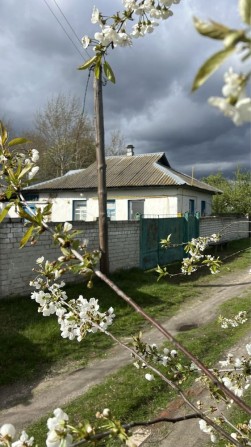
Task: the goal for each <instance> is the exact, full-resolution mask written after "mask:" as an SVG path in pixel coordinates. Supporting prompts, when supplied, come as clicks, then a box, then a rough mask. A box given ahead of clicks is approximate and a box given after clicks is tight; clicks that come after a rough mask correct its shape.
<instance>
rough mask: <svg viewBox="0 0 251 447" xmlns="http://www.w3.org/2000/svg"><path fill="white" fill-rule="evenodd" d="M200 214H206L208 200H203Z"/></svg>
mask: <svg viewBox="0 0 251 447" xmlns="http://www.w3.org/2000/svg"><path fill="white" fill-rule="evenodd" d="M200 214H201V216H205V215H206V201H205V200H202V201H201V209H200Z"/></svg>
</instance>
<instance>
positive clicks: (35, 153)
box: [31, 149, 39, 163]
mask: <svg viewBox="0 0 251 447" xmlns="http://www.w3.org/2000/svg"><path fill="white" fill-rule="evenodd" d="M31 154H32V155H31V161H32V162H33V163H37V162H38V160H39V152H38V150H37V149H31Z"/></svg>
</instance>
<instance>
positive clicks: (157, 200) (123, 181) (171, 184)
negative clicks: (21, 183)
mask: <svg viewBox="0 0 251 447" xmlns="http://www.w3.org/2000/svg"><path fill="white" fill-rule="evenodd" d="M106 163H107V171H106V175H107V214H108V217H109V218H110V219H111V220H133V219H137V218H139V216H140V215H144V216H145V217H157V216H158V217H168V216H170V217H177V216H180V215H183V214H184V213H185V212H189V213H191V214H194V213H195V212H199V213H200V214H201V215H210V214H211V201H212V195H213V194H216V193H218V192H220V191H219V190H217V189H216V188H213V187H212V186H210V185H207V184H206V183H203V182H201V181H198V180H196V179H195V178H192V177H189V176H187V175H185V174H182V173H181V172H178V171H176V170H174V169H173V168H171V166H170V164H169V162H168V160H167V158H166V155H165V153H164V152H160V153H152V154H140V155H134V153H133V147H132V146H129V147H128V153H127V155H124V156H111V157H107V158H106ZM23 193H24V196H25V197H26V200H27V201H28V202H29V204H30V205H31V207H37V206H40V207H43V206H44V205H45V204H46V203H48V202H51V203H52V205H53V206H52V215H51V220H52V221H54V222H62V221H74V220H85V221H93V220H96V219H97V218H98V197H97V167H96V163H93V164H92V165H90V166H89V167H88V168H86V169H80V170H77V171H70V172H68V173H67V174H65V175H64V176H62V177H58V178H54V179H52V180H48V181H46V182H42V183H38V184H34V185H32V186H29V187H27V188H25V190H24V191H23Z"/></svg>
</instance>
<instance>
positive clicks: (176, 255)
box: [140, 216, 199, 269]
mask: <svg viewBox="0 0 251 447" xmlns="http://www.w3.org/2000/svg"><path fill="white" fill-rule="evenodd" d="M169 234H171V235H172V236H171V242H172V244H182V243H183V242H187V241H188V240H190V239H192V238H193V237H198V235H199V220H198V218H197V217H194V216H186V217H175V218H159V219H157V218H156V219H144V218H143V219H141V226H140V267H141V268H142V269H150V268H153V267H155V266H157V264H159V265H164V264H169V263H171V262H174V261H179V260H181V259H182V258H183V257H184V249H183V247H182V246H178V247H172V248H168V249H166V248H161V244H160V240H161V239H166V238H167V236H168V235H169Z"/></svg>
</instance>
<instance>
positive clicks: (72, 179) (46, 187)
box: [25, 152, 219, 193]
mask: <svg viewBox="0 0 251 447" xmlns="http://www.w3.org/2000/svg"><path fill="white" fill-rule="evenodd" d="M106 182H107V188H128V187H150V186H153V187H156V186H162V187H163V186H184V187H186V186H190V187H193V188H196V189H201V190H204V191H208V192H211V193H216V192H219V190H218V189H216V188H214V187H212V186H210V185H208V184H206V183H204V182H201V181H199V180H196V179H195V178H192V177H189V176H188V175H185V174H182V173H181V172H178V171H176V170H174V169H172V168H171V166H170V164H169V162H168V160H167V158H166V155H165V153H164V152H158V153H153V154H140V155H132V156H126V155H125V156H111V157H107V158H106ZM25 189H26V190H27V189H28V190H33V191H52V190H75V189H77V190H88V189H97V166H96V162H95V163H93V164H91V165H90V166H89V167H88V168H86V169H81V170H77V171H75V172H74V171H71V172H69V173H67V174H65V175H64V176H62V177H57V178H54V179H52V180H48V181H45V182H41V183H37V184H34V185H32V186H29V187H28V188H25Z"/></svg>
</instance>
